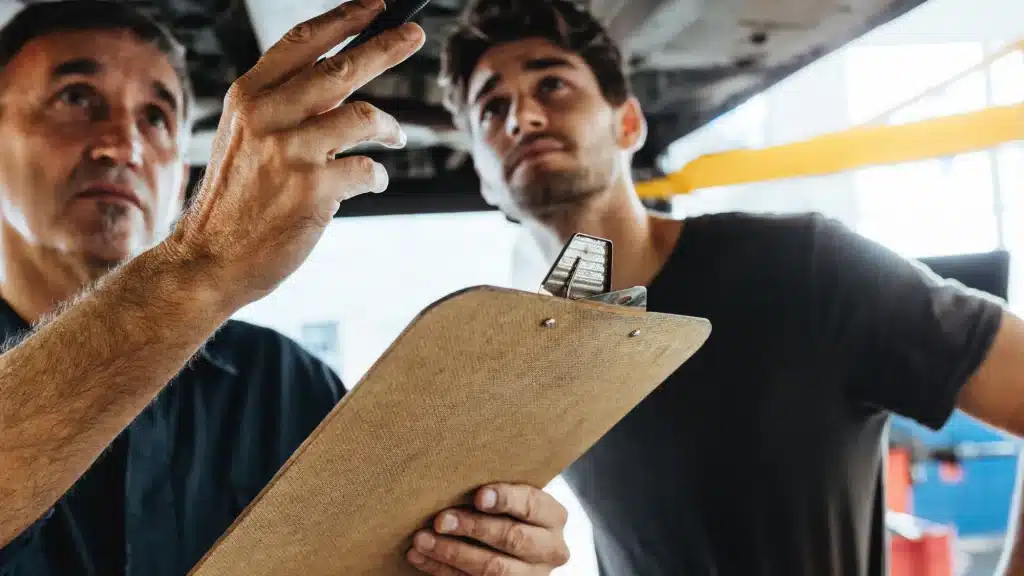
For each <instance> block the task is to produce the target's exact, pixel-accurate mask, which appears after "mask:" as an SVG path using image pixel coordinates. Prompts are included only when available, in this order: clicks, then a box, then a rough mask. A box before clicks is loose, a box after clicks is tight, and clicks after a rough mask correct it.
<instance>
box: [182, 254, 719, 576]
mask: <svg viewBox="0 0 1024 576" xmlns="http://www.w3.org/2000/svg"><path fill="white" fill-rule="evenodd" d="M611 249H612V246H611V242H609V241H607V240H604V239H600V238H595V237H592V236H586V235H582V234H577V235H576V236H574V237H573V238H572V239H571V240H570V241H569V242H568V243H567V244H566V246H565V248H564V249H563V251H562V253H561V254H560V255H559V258H558V259H557V260H556V261H555V263H554V264H553V266H552V268H551V270H550V271H549V273H548V277H547V278H546V279H545V281H544V283H543V284H542V286H541V289H540V290H539V291H538V293H532V292H526V291H521V290H513V289H506V288H498V287H494V286H476V287H472V288H467V289H465V290H460V291H457V292H455V293H452V294H450V295H448V296H446V297H444V298H442V299H440V300H438V301H437V302H435V303H433V304H432V305H430V306H428V307H427V308H426V309H424V310H423V311H422V312H421V313H420V314H419V315H418V316H417V317H416V318H415V319H414V320H413V321H412V322H411V323H410V324H409V325H408V326H407V327H406V329H405V330H404V331H403V332H402V334H401V335H400V336H399V337H398V338H397V339H396V340H395V341H394V342H393V343H392V345H391V346H390V347H389V348H388V349H387V350H386V351H385V352H384V354H383V355H382V356H381V358H380V359H379V360H378V361H377V362H376V363H375V364H374V365H373V366H372V367H371V368H370V370H369V371H368V372H367V374H366V375H365V377H364V378H363V380H362V381H361V382H360V384H359V385H358V386H356V387H355V388H354V389H353V391H352V392H350V393H349V394H347V395H346V396H345V397H344V398H343V399H342V401H341V402H340V403H339V404H338V405H337V406H336V407H335V408H334V410H333V411H332V412H331V413H330V414H329V415H328V416H327V417H326V418H325V419H324V421H323V422H322V423H321V424H320V426H319V427H317V428H316V430H314V431H313V433H312V434H311V435H310V437H309V438H308V439H307V440H306V441H305V442H304V443H303V444H302V445H301V446H300V447H299V449H298V450H296V452H295V453H294V454H293V455H292V457H291V458H290V459H289V460H288V461H287V462H285V464H284V465H283V466H282V468H281V469H280V470H279V471H278V473H277V474H276V475H275V476H274V478H273V479H272V480H271V481H270V483H269V484H268V485H267V486H266V487H265V488H264V489H263V490H262V491H261V492H260V494H259V495H258V496H257V497H256V498H255V499H254V501H253V502H252V503H251V504H250V505H249V506H248V507H247V508H246V509H245V510H244V511H243V512H242V514H241V515H240V516H239V517H238V518H237V519H236V521H235V522H234V523H233V524H232V526H231V527H230V528H229V530H228V531H227V533H226V534H224V535H223V536H222V537H221V538H220V539H219V540H218V541H217V542H216V544H215V545H214V546H213V548H212V549H211V550H210V551H209V552H208V553H207V554H206V555H205V556H204V557H203V558H202V559H201V560H200V561H199V562H198V563H197V565H196V566H195V567H194V568H193V570H192V571H191V572H190V574H192V575H193V576H228V575H232V576H234V575H245V576H279V575H280V576H283V575H293V574H298V575H301V576H328V575H330V576H336V575H339V574H344V575H346V576H362V575H366V576H406V575H408V576H415V575H419V574H421V572H419V571H417V570H416V569H414V568H413V567H412V566H411V565H409V564H408V562H407V561H406V559H405V554H406V552H407V551H408V549H409V548H410V547H411V544H412V542H411V537H412V535H413V534H414V533H415V532H416V530H418V529H420V528H424V527H428V526H429V525H430V522H431V520H432V519H433V517H434V516H435V515H436V514H437V513H438V512H440V511H441V510H443V509H445V508H448V507H451V506H468V505H470V504H471V502H472V501H471V497H472V494H473V493H474V492H475V490H476V489H477V488H479V487H480V486H482V485H485V484H489V483H493V482H521V483H527V484H531V485H534V486H538V487H543V486H546V485H547V484H548V483H549V482H550V481H551V480H553V479H554V478H555V477H556V476H557V475H558V474H559V473H560V472H561V471H562V470H564V469H565V468H566V467H568V466H569V464H571V463H572V462H573V461H574V460H575V459H576V458H578V457H579V456H580V455H582V454H583V453H584V452H585V451H586V450H587V449H589V448H590V446H592V445H593V444H594V443H596V442H597V441H598V440H599V439H600V438H601V436H603V435H604V434H605V433H606V432H607V431H608V430H610V429H611V428H612V427H613V426H614V425H615V424H616V423H617V422H618V421H619V420H621V419H622V418H623V417H625V416H626V415H627V414H628V413H629V411H630V410H632V409H633V407H635V406H636V405H637V404H638V403H640V401H641V400H643V399H644V398H645V397H646V396H647V395H648V394H650V393H651V392H652V391H653V390H654V389H655V388H657V387H658V386H659V385H660V384H661V383H662V382H663V381H664V380H665V378H667V377H668V376H669V375H670V374H671V373H672V372H674V371H675V370H676V369H677V368H678V367H679V366H680V365H681V364H683V363H684V362H685V361H686V360H687V359H688V358H690V356H692V355H693V354H694V352H696V351H697V350H698V349H699V348H700V347H701V346H702V345H703V344H704V342H705V341H706V339H707V338H708V336H709V335H710V332H711V325H710V323H709V322H708V321H707V320H705V319H701V318H693V317H687V316H678V315H670V314H661V313H650V312H647V311H646V305H645V303H646V290H645V289H644V288H643V287H638V288H632V289H627V290H621V291H617V292H612V291H611V290H610V287H611V256H612V253H611Z"/></svg>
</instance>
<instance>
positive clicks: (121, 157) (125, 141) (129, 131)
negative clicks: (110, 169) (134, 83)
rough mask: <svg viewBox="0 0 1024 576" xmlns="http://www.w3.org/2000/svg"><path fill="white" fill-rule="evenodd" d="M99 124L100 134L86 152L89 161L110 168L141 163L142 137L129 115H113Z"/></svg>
mask: <svg viewBox="0 0 1024 576" xmlns="http://www.w3.org/2000/svg"><path fill="white" fill-rule="evenodd" d="M100 124H101V126H102V128H101V129H100V133H99V134H98V136H97V137H96V139H95V141H94V142H93V144H92V145H91V146H90V147H89V150H88V154H89V159H90V160H92V161H94V162H99V163H102V164H106V165H110V166H138V165H140V164H141V163H142V135H141V134H140V133H139V128H138V126H137V125H136V123H135V119H134V118H133V117H132V115H131V114H129V113H127V112H117V113H113V114H111V115H110V117H109V118H107V119H106V120H105V121H102V122H100Z"/></svg>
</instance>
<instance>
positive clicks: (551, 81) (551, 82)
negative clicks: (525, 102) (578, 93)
mask: <svg viewBox="0 0 1024 576" xmlns="http://www.w3.org/2000/svg"><path fill="white" fill-rule="evenodd" d="M562 88H565V81H564V80H562V79H561V78H558V77H556V76H547V77H545V78H543V79H542V80H541V81H540V83H539V84H538V85H537V91H538V92H540V93H541V94H551V93H553V92H558V91H559V90H561V89H562Z"/></svg>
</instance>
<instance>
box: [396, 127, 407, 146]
mask: <svg viewBox="0 0 1024 576" xmlns="http://www.w3.org/2000/svg"><path fill="white" fill-rule="evenodd" d="M408 141H409V135H408V134H406V133H405V130H402V128H401V127H399V128H398V146H399V147H403V146H405V144H406V142H408Z"/></svg>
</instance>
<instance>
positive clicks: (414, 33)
mask: <svg viewBox="0 0 1024 576" xmlns="http://www.w3.org/2000/svg"><path fill="white" fill-rule="evenodd" d="M398 30H399V31H400V32H401V33H402V38H405V39H406V40H415V39H417V38H419V36H420V31H419V30H418V26H416V25H414V24H409V23H406V24H402V25H401V26H399V27H398Z"/></svg>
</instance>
